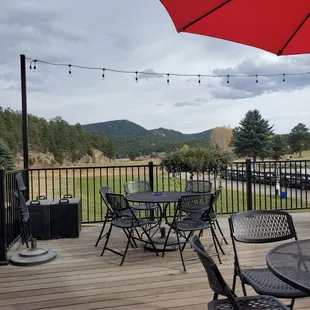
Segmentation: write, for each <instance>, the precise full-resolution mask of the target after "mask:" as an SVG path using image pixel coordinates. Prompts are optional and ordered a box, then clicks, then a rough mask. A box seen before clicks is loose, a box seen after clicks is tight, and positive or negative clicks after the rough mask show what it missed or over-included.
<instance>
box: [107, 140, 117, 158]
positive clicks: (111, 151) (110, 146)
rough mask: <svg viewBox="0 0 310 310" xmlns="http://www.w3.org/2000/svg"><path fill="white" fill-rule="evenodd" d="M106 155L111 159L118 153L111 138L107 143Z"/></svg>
mask: <svg viewBox="0 0 310 310" xmlns="http://www.w3.org/2000/svg"><path fill="white" fill-rule="evenodd" d="M104 155H105V156H106V157H108V158H109V159H110V161H111V160H112V159H114V158H115V155H116V153H115V149H114V146H113V144H112V142H111V140H109V141H108V143H107V146H106V149H105V153H104Z"/></svg>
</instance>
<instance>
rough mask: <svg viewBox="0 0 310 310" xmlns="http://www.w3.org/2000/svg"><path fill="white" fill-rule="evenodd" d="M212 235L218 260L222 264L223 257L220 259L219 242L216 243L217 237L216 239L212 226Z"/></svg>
mask: <svg viewBox="0 0 310 310" xmlns="http://www.w3.org/2000/svg"><path fill="white" fill-rule="evenodd" d="M211 235H212V240H213V244H214V247H215V251H216V254H217V258H218V260H219V263H220V264H222V260H221V257H220V253H219V250H218V248H217V242H216V239H215V237H214V235H215V232H214V230H213V228H212V226H211Z"/></svg>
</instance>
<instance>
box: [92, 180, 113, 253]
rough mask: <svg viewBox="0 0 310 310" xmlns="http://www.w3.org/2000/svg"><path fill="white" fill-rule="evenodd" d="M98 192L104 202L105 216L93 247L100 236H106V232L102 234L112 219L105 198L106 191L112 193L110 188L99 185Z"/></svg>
mask: <svg viewBox="0 0 310 310" xmlns="http://www.w3.org/2000/svg"><path fill="white" fill-rule="evenodd" d="M99 193H100V197H101V199H102V201H103V202H104V204H105V206H106V213H105V216H104V219H103V224H102V228H101V231H100V234H99V237H98V239H97V242H96V244H95V247H97V245H98V243H99V241H100V240H101V239H102V238H104V237H105V236H106V234H107V233H105V234H103V232H104V229H105V226H106V224H107V222H111V221H112V219H113V213H112V212H111V210H110V208H109V207H108V201H107V198H106V194H107V193H112V190H111V188H110V187H109V186H101V187H100V188H99Z"/></svg>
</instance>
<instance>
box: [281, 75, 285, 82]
mask: <svg viewBox="0 0 310 310" xmlns="http://www.w3.org/2000/svg"><path fill="white" fill-rule="evenodd" d="M282 82H283V83H284V82H285V73H283V79H282Z"/></svg>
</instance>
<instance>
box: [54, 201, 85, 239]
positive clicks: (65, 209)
mask: <svg viewBox="0 0 310 310" xmlns="http://www.w3.org/2000/svg"><path fill="white" fill-rule="evenodd" d="M80 230H81V200H80V198H62V199H60V200H58V199H56V200H54V201H53V203H52V205H51V237H52V239H57V238H66V237H69V238H78V237H79V236H80Z"/></svg>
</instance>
